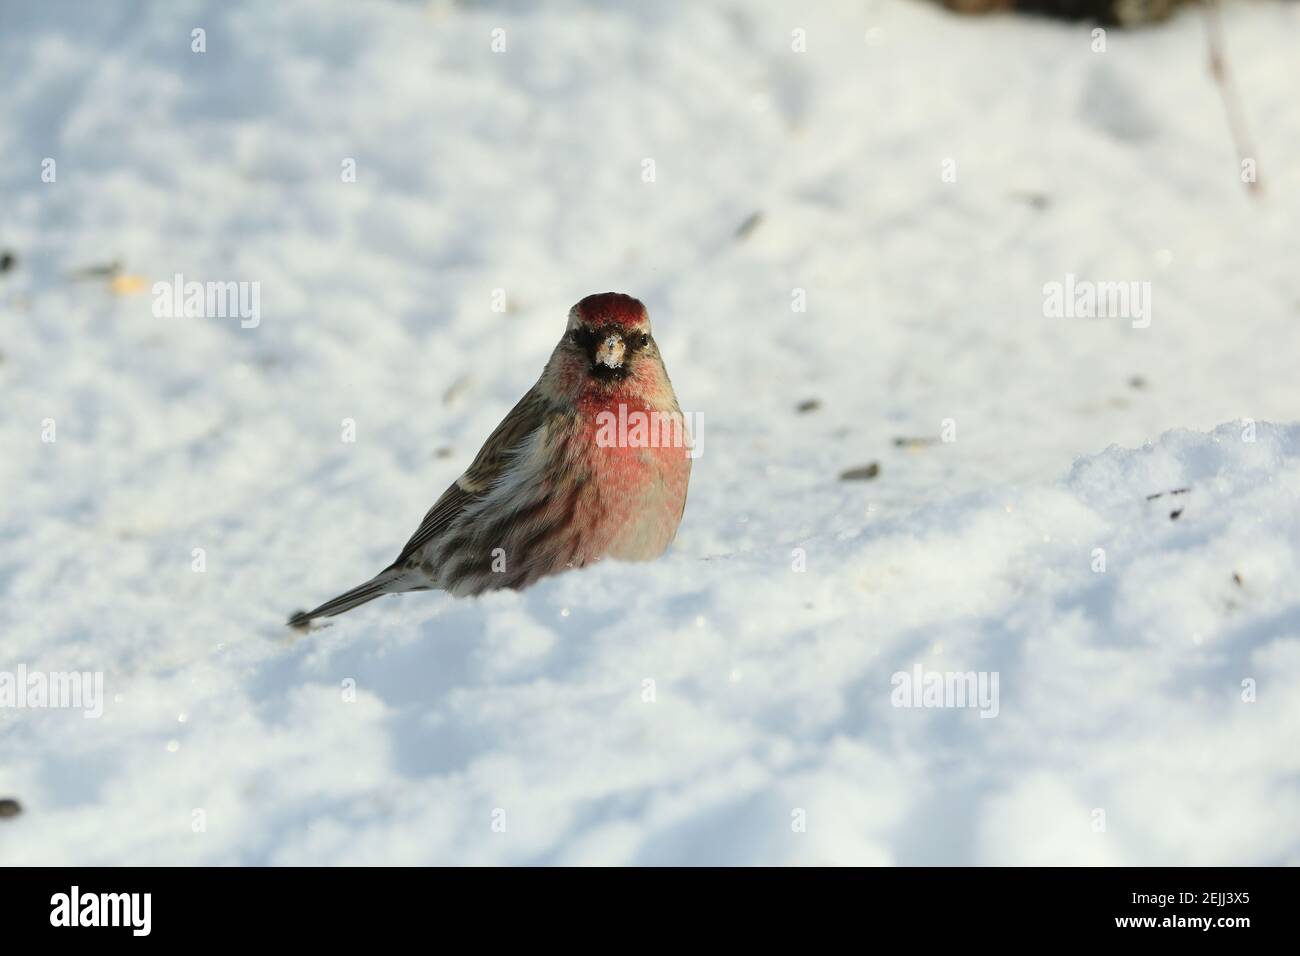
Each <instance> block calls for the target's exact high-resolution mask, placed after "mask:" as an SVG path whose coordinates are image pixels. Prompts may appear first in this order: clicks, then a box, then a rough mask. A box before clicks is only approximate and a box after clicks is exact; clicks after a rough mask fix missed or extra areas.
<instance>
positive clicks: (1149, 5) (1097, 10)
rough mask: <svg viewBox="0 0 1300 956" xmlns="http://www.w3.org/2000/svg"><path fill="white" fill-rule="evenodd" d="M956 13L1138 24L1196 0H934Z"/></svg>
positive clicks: (1163, 17) (1164, 17) (1153, 20)
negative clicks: (1004, 13)
mask: <svg viewBox="0 0 1300 956" xmlns="http://www.w3.org/2000/svg"><path fill="white" fill-rule="evenodd" d="M938 2H940V3H942V4H943V5H944V6H945V7H947V8H948V9H949V10H952V11H954V12H956V13H970V14H976V13H992V12H994V11H998V10H1014V11H1016V12H1017V13H1028V14H1033V15H1035V16H1043V17H1054V18H1056V19H1058V20H1095V21H1097V22H1098V23H1103V24H1106V25H1107V26H1121V27H1129V26H1138V25H1140V24H1143V23H1159V22H1160V21H1161V20H1167V19H1169V17H1170V16H1171V15H1172V14H1173V12H1174V11H1175V10H1177V9H1178V8H1179V7H1185V6H1190V5H1191V4H1192V3H1196V2H1198V0H938Z"/></svg>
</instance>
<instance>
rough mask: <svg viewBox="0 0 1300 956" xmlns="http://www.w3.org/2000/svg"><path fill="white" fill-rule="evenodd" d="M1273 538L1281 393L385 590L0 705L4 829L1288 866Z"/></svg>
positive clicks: (1291, 662)
mask: <svg viewBox="0 0 1300 956" xmlns="http://www.w3.org/2000/svg"><path fill="white" fill-rule="evenodd" d="M1174 514H1177V517H1176V518H1174V517H1173V515H1174ZM1298 545H1300V426H1287V427H1276V426H1272V425H1267V424H1260V425H1258V426H1255V425H1251V424H1249V423H1246V424H1233V425H1224V426H1222V427H1220V428H1218V429H1216V430H1215V431H1214V432H1213V433H1211V434H1204V433H1195V432H1189V431H1176V432H1170V433H1168V434H1166V435H1165V436H1164V437H1163V438H1162V439H1161V440H1160V441H1159V442H1156V443H1154V444H1150V445H1146V446H1144V447H1142V448H1139V449H1132V450H1126V449H1119V448H1111V449H1108V450H1107V451H1105V452H1102V453H1100V454H1098V455H1095V456H1092V457H1089V458H1085V459H1081V460H1080V461H1078V462H1077V463H1076V464H1075V465H1074V467H1073V468H1072V469H1071V471H1070V473H1069V475H1068V476H1067V477H1066V478H1065V480H1064V481H1062V482H1060V483H1058V484H1056V485H1052V486H1041V487H1024V488H1019V489H1014V488H1000V489H996V490H990V491H987V492H983V493H978V494H968V495H963V496H961V497H959V498H957V499H955V500H952V501H949V502H940V503H933V504H929V505H926V506H924V507H922V508H920V509H918V510H917V511H915V512H914V513H911V514H908V515H905V516H899V517H897V518H893V519H889V520H883V521H880V522H871V521H868V523H867V525H866V526H865V527H863V528H861V529H860V530H857V531H854V532H851V533H846V534H841V535H835V536H820V537H810V538H806V539H801V540H792V541H789V542H786V543H784V544H782V545H780V546H772V547H769V548H767V549H763V550H757V551H751V552H749V553H745V554H736V555H730V556H726V557H719V558H714V559H711V560H702V559H700V558H698V557H695V556H692V555H688V554H682V553H675V554H672V555H670V556H668V557H667V558H665V559H664V560H662V561H660V562H657V563H654V564H650V565H615V564H607V565H603V566H600V567H596V568H593V569H590V570H587V571H584V572H580V573H574V574H569V575H564V576H560V577H557V578H554V579H551V580H549V581H546V582H543V583H542V584H540V585H538V586H537V587H535V588H533V589H531V590H529V591H527V592H524V593H522V594H516V593H501V594H492V595H489V596H487V597H485V598H482V599H479V600H468V601H452V600H450V599H447V598H445V597H443V596H440V595H423V596H421V595H412V596H407V597H406V598H403V599H385V602H383V603H381V604H380V605H378V606H377V607H374V608H367V609H364V610H362V611H358V612H357V613H355V614H353V615H350V616H348V617H345V618H340V619H338V622H337V624H336V625H335V626H333V627H331V628H327V629H323V630H320V631H317V632H314V633H313V634H311V635H310V636H308V637H305V638H302V639H299V640H297V641H295V642H293V643H291V644H281V643H277V642H274V641H269V640H266V639H265V638H260V639H258V640H255V641H245V642H242V643H240V644H238V645H237V646H220V645H218V646H216V647H210V648H208V649H207V650H206V651H205V652H203V653H200V654H197V655H196V656H195V658H194V659H191V660H185V661H181V660H176V661H171V662H169V663H167V664H163V662H161V661H155V662H152V663H151V664H150V665H149V666H143V664H139V665H136V666H132V665H130V664H124V665H123V666H120V667H114V668H111V669H110V670H109V671H108V673H107V674H106V685H107V687H108V692H109V694H110V697H111V699H110V700H109V701H108V703H107V705H106V707H105V712H104V714H103V716H102V718H101V719H99V720H83V719H82V718H81V716H80V714H70V713H59V712H54V711H50V712H47V713H36V712H30V713H27V714H24V715H23V716H22V717H21V718H20V719H19V720H18V721H17V725H16V726H14V725H13V724H14V720H13V718H12V717H10V718H9V720H10V723H11V726H10V727H9V728H8V733H7V747H6V749H7V751H8V753H9V762H10V774H9V777H8V784H9V785H10V786H11V787H12V788H13V789H14V790H15V791H16V793H17V794H18V795H19V796H20V797H21V798H22V799H23V801H24V803H25V804H26V805H27V806H28V807H29V811H28V812H27V813H26V814H25V815H24V817H23V818H22V819H21V820H20V821H18V822H16V823H15V824H13V825H6V827H5V830H4V832H3V836H4V852H5V856H6V858H8V859H9V860H10V861H11V862H25V863H35V862H69V861H77V862H83V863H122V862H127V861H130V862H144V863H160V862H165V861H191V862H204V863H237V862H241V863H255V862H260V863H266V862H270V863H345V862H346V863H381V862H402V863H446V862H457V863H494V862H515V863H523V862H541V863H700V864H706V863H708V864H718V863H913V864H914V863H928V862H929V863H933V862H978V863H1006V864H1024V863H1119V864H1123V863H1136V862H1146V863H1150V862H1162V863H1172V864H1198V863H1224V862H1274V863H1286V862H1290V863H1294V862H1296V861H1297V857H1296V846H1297V838H1298V837H1300V810H1297V808H1298V807H1300V799H1298V798H1300V793H1298V792H1297V790H1298V788H1297V784H1296V780H1297V776H1296V773H1297V770H1300V754H1298V753H1297V751H1296V748H1295V746H1294V741H1295V734H1296V729H1297V727H1300V699H1298V698H1297V697H1296V695H1295V694H1294V693H1292V690H1293V689H1294V687H1295V686H1297V682H1298V681H1300V592H1297V589H1296V588H1295V586H1294V581H1295V580H1296V578H1297V574H1298V573H1300V567H1297V564H1298V563H1300V547H1298ZM799 568H803V569H804V570H798V569H799ZM38 664H43V661H42V662H34V663H33V666H38ZM917 668H920V672H921V673H923V674H930V673H941V674H944V673H966V672H975V673H977V674H984V675H991V674H996V675H997V691H998V696H997V699H996V701H995V707H994V708H992V709H993V710H994V711H995V712H994V713H988V714H987V716H982V715H981V708H980V707H978V706H966V707H957V706H921V707H914V706H898V703H899V701H898V695H897V693H896V688H897V687H898V685H899V680H900V678H899V677H898V676H897V675H899V674H907V675H909V676H910V675H912V674H913V673H915V672H916V669H917ZM949 703H951V702H949ZM983 710H984V711H986V712H987V711H989V710H990V708H989V707H987V706H986V707H984V708H983ZM182 715H183V717H184V722H183V723H182V722H180V721H179V720H178V718H179V717H181V716H182ZM195 811H202V820H203V822H204V828H203V829H202V830H201V831H200V832H194V829H193V821H194V820H195V819H199V818H198V817H196V816H195V815H194V814H195ZM110 820H111V821H117V822H115V823H114V825H112V826H106V825H105V821H110Z"/></svg>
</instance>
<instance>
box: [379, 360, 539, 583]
mask: <svg viewBox="0 0 1300 956" xmlns="http://www.w3.org/2000/svg"><path fill="white" fill-rule="evenodd" d="M549 405H550V403H549V402H548V401H547V400H546V399H545V398H544V397H543V396H542V395H541V394H540V393H539V392H538V389H537V386H535V385H534V386H533V387H532V388H531V389H529V390H528V392H527V394H525V395H524V397H523V398H521V399H520V400H519V403H518V404H517V405H515V407H514V408H512V409H511V410H510V414H508V415H506V417H505V418H504V419H502V421H501V424H499V425H498V426H497V427H496V428H495V429H494V430H493V432H492V434H491V435H489V436H488V440H487V441H486V442H484V443H483V447H482V448H481V449H479V453H478V454H477V455H476V456H475V457H474V461H473V463H472V464H471V465H470V466H469V467H468V468H467V469H465V473H464V474H463V475H461V476H460V477H459V478H457V479H456V481H455V482H454V483H453V484H452V486H451V487H450V488H448V489H447V490H446V491H445V492H443V494H442V497H441V498H439V499H438V500H437V502H436V503H435V504H434V506H433V507H432V508H430V509H429V513H428V514H426V515H425V516H424V520H423V521H421V522H420V527H419V528H418V529H416V532H415V534H413V535H412V536H411V540H410V541H408V542H406V546H405V547H404V548H402V553H401V554H399V555H398V556H397V560H396V561H394V562H393V564H394V565H399V564H402V563H403V562H405V561H406V559H407V558H409V557H411V555H413V554H414V553H415V552H416V551H418V550H420V548H422V547H424V546H425V545H426V544H428V543H429V542H430V541H432V540H434V539H435V538H437V537H438V536H439V535H440V534H442V533H443V532H444V531H446V530H447V528H449V527H451V525H452V523H453V522H454V521H455V520H456V519H457V518H459V517H460V516H461V515H462V514H464V513H465V509H466V508H468V507H469V506H470V505H472V504H474V503H475V502H476V501H479V500H481V499H482V498H483V497H484V496H485V495H486V494H487V493H488V491H489V490H491V488H492V486H493V484H495V483H496V482H497V480H498V479H500V478H501V476H502V475H503V474H504V473H505V471H506V469H507V468H508V466H509V465H510V463H511V460H512V457H513V455H514V453H515V452H516V451H518V449H519V448H520V447H521V446H522V445H524V444H525V443H526V442H527V441H528V439H529V438H530V437H531V436H532V434H533V433H534V432H535V431H536V430H537V429H538V428H539V427H541V426H542V424H543V423H544V422H545V420H546V413H547V410H548V408H549Z"/></svg>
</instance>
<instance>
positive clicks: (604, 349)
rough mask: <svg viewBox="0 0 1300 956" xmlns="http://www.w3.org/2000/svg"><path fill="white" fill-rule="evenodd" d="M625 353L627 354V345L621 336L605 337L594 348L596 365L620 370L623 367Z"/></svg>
mask: <svg viewBox="0 0 1300 956" xmlns="http://www.w3.org/2000/svg"><path fill="white" fill-rule="evenodd" d="M625 352H627V345H626V344H625V343H624V342H623V337H622V336H621V335H612V334H611V335H607V336H605V338H604V339H603V340H601V342H600V343H599V344H597V346H596V364H597V365H604V366H606V367H608V368H620V367H622V365H623V355H624V353H625Z"/></svg>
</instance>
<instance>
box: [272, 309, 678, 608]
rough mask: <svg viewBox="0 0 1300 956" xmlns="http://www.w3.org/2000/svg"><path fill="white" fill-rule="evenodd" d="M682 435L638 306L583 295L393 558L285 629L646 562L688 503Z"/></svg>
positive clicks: (674, 529) (670, 389)
mask: <svg viewBox="0 0 1300 956" xmlns="http://www.w3.org/2000/svg"><path fill="white" fill-rule="evenodd" d="M689 448H690V440H689V436H688V435H687V433H686V429H685V422H684V419H683V416H682V412H681V409H680V408H679V406H678V404H677V396H676V395H674V394H673V386H672V383H671V382H669V381H668V373H667V372H666V371H665V370H664V363H663V359H662V358H661V357H660V355H659V348H658V346H656V345H655V340H654V338H653V337H652V336H651V334H650V317H649V315H648V314H647V313H646V310H645V306H643V305H642V304H641V303H640V302H639V301H638V300H636V299H634V298H632V297H631V296H627V295H621V294H619V293H615V292H605V293H600V294H598V295H589V296H587V297H586V298H585V299H583V300H582V301H581V302H579V303H578V304H577V305H575V306H574V307H573V308H572V309H571V310H570V311H569V324H568V328H567V329H566V330H565V333H564V337H563V338H562V339H560V344H559V345H557V346H556V347H555V351H554V352H552V353H551V358H550V361H548V362H547V363H546V368H545V369H544V370H543V371H542V377H541V378H540V379H539V380H538V382H537V384H536V385H534V386H533V387H532V388H531V389H529V390H528V394H526V395H525V396H524V397H523V398H522V399H520V400H519V404H517V405H516V406H515V407H514V408H513V409H512V410H511V412H510V414H508V415H507V416H506V417H505V420H504V421H502V422H501V424H500V425H498V426H497V427H496V430H495V431H493V432H492V434H491V435H489V436H488V440H487V442H486V443H485V444H484V445H483V447H482V449H480V450H479V453H478V455H477V456H476V457H475V458H474V461H473V463H472V464H471V465H470V466H469V468H468V469H467V470H466V471H465V473H464V474H463V475H461V476H460V477H459V478H457V479H456V481H455V483H454V484H452V486H451V487H450V488H448V489H447V491H446V492H445V493H444V494H443V496H442V497H441V498H439V499H438V501H437V503H436V504H434V506H433V507H432V508H430V509H429V513H428V514H426V515H425V516H424V521H423V522H421V524H420V527H419V528H418V529H417V530H416V532H415V534H414V535H413V536H412V538H411V540H410V541H408V542H407V543H406V547H404V548H402V553H401V554H399V555H398V556H397V560H396V561H394V562H393V563H392V564H391V565H389V566H388V567H387V568H385V569H384V570H383V571H381V572H379V574H377V575H375V576H374V577H373V578H371V579H370V580H369V581H367V582H366V583H365V584H362V585H360V586H359V587H355V588H353V589H352V590H351V591H348V592H346V593H345V594H340V595H339V596H338V597H336V598H334V599H333V600H332V601H326V602H325V603H324V604H322V605H321V606H320V607H318V608H316V609H315V610H314V611H301V612H299V613H297V614H295V615H294V616H293V617H292V618H291V619H290V620H289V623H290V624H291V625H293V626H295V627H301V626H304V625H306V624H308V623H309V622H310V621H311V620H313V619H314V618H318V617H327V616H332V615H335V614H341V613H343V612H344V611H348V610H351V609H352V608H354V607H357V606H358V605H360V604H364V603H366V602H367V601H371V600H374V599H375V598H377V597H382V596H383V595H385V594H396V593H400V592H402V591H424V590H429V589H438V590H443V591H448V592H450V593H451V594H454V595H457V596H460V595H467V594H478V593H480V592H482V591H487V590H490V589H493V588H523V587H527V586H528V585H530V584H532V583H533V582H534V581H536V580H537V579H538V578H540V577H543V576H545V575H548V574H556V573H558V572H560V571H565V570H568V569H569V568H580V567H582V566H583V565H586V564H591V563H592V562H595V561H599V560H601V559H602V558H617V559H620V560H625V561H648V560H650V559H651V558H655V557H658V556H659V555H661V554H662V553H663V552H664V551H665V550H666V549H667V547H668V545H669V544H670V543H671V542H672V540H673V536H674V535H675V534H676V533H677V525H678V523H679V522H680V521H681V517H682V511H683V509H684V508H685V506H686V485H687V482H688V481H689V480H690V476H691V457H690V453H689Z"/></svg>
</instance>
